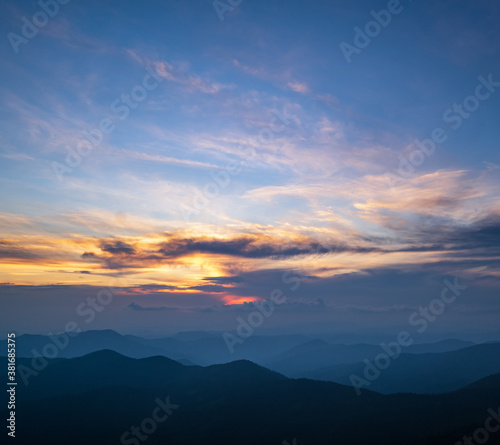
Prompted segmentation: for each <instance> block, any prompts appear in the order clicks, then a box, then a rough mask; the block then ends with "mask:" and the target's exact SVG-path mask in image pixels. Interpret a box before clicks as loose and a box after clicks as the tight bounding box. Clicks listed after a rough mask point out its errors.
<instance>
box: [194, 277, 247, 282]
mask: <svg viewBox="0 0 500 445" xmlns="http://www.w3.org/2000/svg"><path fill="white" fill-rule="evenodd" d="M203 281H210V282H212V283H219V284H236V283H241V282H242V281H243V278H241V277H205V278H203Z"/></svg>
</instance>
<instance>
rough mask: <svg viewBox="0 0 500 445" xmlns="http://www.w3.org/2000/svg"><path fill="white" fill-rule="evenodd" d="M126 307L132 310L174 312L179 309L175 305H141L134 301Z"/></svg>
mask: <svg viewBox="0 0 500 445" xmlns="http://www.w3.org/2000/svg"><path fill="white" fill-rule="evenodd" d="M127 307H128V308H130V309H132V310H133V311H171V312H176V311H178V310H179V308H177V307H170V306H141V305H140V304H137V303H135V302H132V303H130V304H129V305H128V306H127Z"/></svg>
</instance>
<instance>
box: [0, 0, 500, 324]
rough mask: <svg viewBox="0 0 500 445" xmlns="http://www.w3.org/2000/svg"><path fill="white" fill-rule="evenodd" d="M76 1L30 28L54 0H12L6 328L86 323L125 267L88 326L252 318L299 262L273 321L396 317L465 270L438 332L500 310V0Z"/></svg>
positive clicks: (4, 148) (4, 68)
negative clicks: (92, 299)
mask: <svg viewBox="0 0 500 445" xmlns="http://www.w3.org/2000/svg"><path fill="white" fill-rule="evenodd" d="M236 3H238V2H234V4H236ZM58 5H59V10H58V11H57V13H54V14H53V15H54V17H50V18H49V19H48V20H47V23H46V24H45V25H44V26H43V27H40V28H37V29H38V32H37V34H36V35H34V36H33V37H32V38H28V39H26V36H23V31H22V28H23V23H24V22H23V17H25V18H26V20H29V21H33V15H34V14H36V13H38V12H39V11H42V7H41V6H40V4H39V3H36V2H28V1H16V2H14V1H4V2H3V6H4V7H3V10H4V14H3V15H2V17H1V18H0V22H1V25H2V29H3V30H4V38H3V39H2V43H1V46H0V51H1V54H2V57H1V60H0V63H1V70H0V78H1V83H0V101H1V104H2V107H1V114H0V128H1V132H0V134H1V139H0V169H1V176H0V177H1V181H2V199H1V207H0V211H1V220H0V230H1V231H2V234H1V240H2V242H1V244H0V251H1V258H0V259H1V261H2V263H3V264H4V266H5V267H2V272H1V277H0V282H3V283H4V284H3V285H2V287H3V290H4V292H2V294H3V296H2V297H1V299H0V305H1V307H2V308H5V310H2V314H5V315H2V326H8V327H12V328H15V329H19V330H21V331H30V332H35V331H36V332H43V331H46V330H51V329H52V330H57V329H63V326H64V323H65V321H67V320H68V319H71V317H72V316H74V314H75V308H76V307H77V306H78V301H80V300H83V301H85V299H86V298H87V297H88V295H95V294H96V292H98V291H99V289H102V288H105V287H107V286H109V280H110V277H111V276H114V275H116V274H119V276H120V277H121V279H123V280H124V281H123V283H122V284H121V285H120V286H119V289H118V290H117V295H116V298H114V299H113V302H112V304H110V306H109V307H108V308H107V310H106V311H103V312H102V317H101V319H100V321H99V320H97V321H96V324H95V326H94V325H93V326H89V328H93V327H99V326H100V327H110V328H117V329H121V330H122V331H127V330H128V331H134V332H141V330H143V331H146V330H148V329H152V330H153V331H157V332H162V331H164V330H165V328H164V327H165V323H166V322H168V324H169V325H170V326H172V328H171V329H177V330H188V329H191V328H193V327H194V326H198V327H200V326H201V327H203V328H206V329H212V330H227V329H233V328H234V326H233V325H234V319H235V315H234V313H235V312H237V311H240V310H245V308H246V307H247V306H245V305H248V304H251V302H252V301H257V300H263V299H265V298H267V296H266V295H268V294H269V292H270V291H271V290H272V289H273V288H275V287H279V286H281V285H283V283H282V282H281V279H280V277H281V275H282V273H283V271H287V270H295V271H297V270H300V271H301V273H303V274H304V275H305V277H304V278H302V281H301V283H302V285H301V288H300V291H297V293H294V294H293V295H290V300H289V302H288V303H287V304H288V306H287V307H286V310H283V311H282V315H276V316H274V317H273V319H272V320H270V321H269V325H268V328H269V329H271V328H272V329H277V330H279V329H292V328H291V326H303V328H304V329H314V328H316V327H317V329H320V328H321V329H322V330H325V331H327V330H328V329H330V328H331V326H332V324H334V325H335V326H336V328H335V329H337V328H338V329H348V328H349V326H351V327H352V326H354V325H356V323H354V320H360V321H359V323H358V324H357V325H356V329H357V330H363V329H364V330H366V331H367V332H368V331H370V329H382V327H384V326H389V328H387V329H388V330H391V329H393V327H394V328H395V327H396V326H400V325H404V324H405V323H406V320H407V318H408V317H407V315H408V313H411V311H412V310H414V309H415V308H418V307H419V305H425V304H427V303H426V302H428V301H430V299H431V295H434V294H436V295H438V294H439V291H440V289H441V287H442V282H443V280H444V279H445V278H447V277H448V279H449V278H450V277H454V276H458V277H460V279H461V280H463V281H464V282H467V283H468V285H469V287H470V289H473V290H471V291H470V296H469V297H468V299H464V300H463V301H460V302H459V303H457V304H456V305H453V306H452V307H450V308H449V311H448V312H449V315H448V312H447V315H446V317H449V318H447V320H446V321H443V322H442V324H437V325H436V328H435V329H436V331H442V332H460V331H461V330H462V329H463V328H462V327H463V326H464V325H467V326H468V329H469V330H471V331H478V332H480V331H481V330H485V331H487V330H488V329H491V328H492V327H493V326H495V323H494V319H491V317H490V316H489V315H488V314H492V313H493V314H495V313H498V310H499V309H500V306H498V302H497V295H496V293H497V289H498V279H499V277H500V274H499V272H498V260H499V254H500V251H499V250H498V246H499V241H500V235H499V234H500V203H499V200H498V192H499V185H500V184H499V179H498V167H499V165H500V159H499V151H498V141H499V140H500V127H499V126H498V125H497V119H498V115H499V107H500V87H497V86H496V83H498V82H500V61H499V58H498V52H499V43H500V36H499V32H500V31H499V30H498V26H497V24H498V23H499V19H500V6H499V5H498V3H497V2H495V1H492V0H490V1H486V0H484V1H477V2H474V3H472V2H465V1H451V0H450V1H439V2H437V1H436V2H427V3H423V2H418V1H410V0H401V1H400V2H394V1H393V2H387V1H385V2H368V1H356V2H349V3H346V2H340V1H315V2H311V3H306V2H300V1H286V2H285V1H253V2H248V1H246V0H243V1H242V2H241V3H239V4H238V5H236V6H233V7H231V10H228V11H225V12H224V15H223V20H220V17H219V15H218V13H217V11H216V8H215V7H214V4H213V2H211V1H185V2H170V1H169V2H160V1H149V2H146V3H141V4H138V3H137V2H132V1H121V2H118V1H109V2H106V3H105V4H102V3H99V2H95V1H87V2H78V1H77V0H71V1H69V2H68V3H66V4H63V5H62V4H58ZM389 5H393V6H395V7H397V8H398V11H400V12H399V13H398V14H391V15H390V23H388V24H387V26H386V27H381V26H380V27H379V28H380V29H379V31H380V32H379V33H378V35H376V36H374V37H372V38H371V39H370V42H369V44H368V45H367V46H366V47H364V48H362V49H360V50H359V51H358V53H356V54H353V55H352V58H351V60H350V63H348V61H347V60H346V57H345V56H344V54H343V52H342V50H341V48H340V45H341V44H342V43H343V42H344V43H347V44H349V45H355V36H356V33H357V31H356V29H357V28H360V29H361V30H364V31H365V32H369V31H366V26H367V24H368V23H369V22H370V21H373V20H374V18H373V16H372V14H371V11H375V12H379V11H380V10H386V9H387V8H389ZM228 9H229V8H228ZM39 17H42V16H39ZM10 33H15V34H17V35H18V36H20V37H22V38H25V43H19V44H18V45H12V44H11V42H12V41H13V39H16V38H17V37H13V34H10ZM14 47H15V48H14ZM145 86H148V88H149V89H146V88H145ZM497 89H498V90H499V91H497ZM124 95H128V96H124ZM476 95H479V96H480V99H477V98H476V99H475V98H474V97H475V96H476ZM471 96H472V97H471ZM127 97H128V98H127ZM134 97H135V98H136V99H134ZM464 101H465V104H464ZM127 103H128V105H126V104H127ZM113 104H114V105H113ZM455 106H462V107H464V106H465V107H466V108H462V111H457V110H459V109H457V108H454V107H455ZM118 107H121V108H120V110H121V111H118V109H119V108H118ZM467 109H471V110H473V111H470V112H468V111H467ZM448 110H451V111H449V112H448V114H446V113H447V111H448ZM460 113H462V115H461V117H460V118H457V117H456V116H460ZM125 115H126V117H125ZM445 115H446V116H448V118H447V119H446V118H445V117H444V116H445ZM121 118H123V119H121ZM103 121H104V122H105V124H103V123H102V122H103ZM458 123H460V125H459V128H457V129H453V125H456V124H458ZM100 125H104V127H106V128H108V129H112V131H110V132H109V133H108V134H103V135H102V141H100V142H99V143H98V144H94V146H92V149H91V150H90V151H89V150H88V148H89V147H90V144H89V143H88V142H85V140H86V136H85V132H86V131H87V132H88V131H90V132H94V135H95V134H96V132H95V131H96V129H99V126H100ZM456 126H458V125H456ZM436 128H440V129H441V135H442V134H445V135H446V141H445V142H443V143H437V144H436V148H435V151H434V152H433V153H430V154H428V155H425V154H422V152H420V154H418V153H417V151H418V146H417V145H415V144H416V143H415V141H416V140H420V141H422V140H425V139H428V138H430V137H432V135H433V131H435V129H436ZM77 149H80V150H81V153H80V154H76V156H77V157H76V159H75V150H77ZM85 150H86V151H85ZM68 152H71V153H73V155H72V156H73V157H69V158H68ZM419 156H420V158H419ZM68 159H69V160H70V161H69V162H70V163H69V164H68ZM412 159H413V160H416V159H417V160H418V159H421V160H422V162H418V164H419V165H413V166H412V165H411V164H407V163H408V162H410V161H411V160H412ZM404 165H406V167H404ZM408 165H410V167H409V169H410V170H411V172H409V173H408V171H409V170H408ZM82 272H83V273H82ZM217 277H218V278H219V281H217V280H215V281H214V280H213V279H214V278H217ZM227 277H238V280H237V281H235V282H231V279H230V278H229V281H227V280H228V278H227ZM221 279H226V281H223V282H221V281H220V280H221ZM401 280H402V282H403V283H405V285H404V286H403V289H402V288H401V285H400V284H399V283H400V282H401ZM206 283H210V285H213V284H214V283H216V286H219V287H204V286H206ZM359 283H361V284H359ZM148 286H149V287H148ZM151 286H156V287H151ZM407 288H411V289H414V291H408V290H407ZM46 289H50V290H51V292H52V291H53V294H52V296H51V297H50V300H48V301H47V300H46ZM159 289H161V292H160V291H159ZM353 289H356V291H355V292H354V291H353ZM299 294H300V295H299ZM318 298H321V302H322V304H320V305H318V303H317V301H318V300H317V299H318ZM68 299H69V300H71V301H70V302H69V303H68ZM295 300H296V301H295ZM42 302H44V303H42ZM294 302H295V305H294V304H292V303H294ZM131 304H132V306H130V305H131ZM138 307H140V308H150V309H151V310H143V311H141V310H137V308H138ZM304 307H306V308H307V310H306V311H304V309H303V308H304ZM134 308H135V309H134ZM162 308H163V309H162ZM165 308H167V309H165ZM339 308H342V309H339ZM155 309H159V310H155ZM41 310H43V311H46V315H47V316H46V317H42V318H40V317H39V315H40V311H41ZM308 311H309V312H308ZM339 311H340V312H339ZM408 311H409V312H408ZM359 313H363V314H364V315H363V316H361V318H360V315H359ZM284 314H286V315H284ZM3 317H7V318H5V320H3ZM443 317H444V316H443ZM7 319H9V322H8V323H7ZM334 321H335V323H334ZM6 323H7V324H6ZM101 325H102V326H101ZM392 326H393V327H392Z"/></svg>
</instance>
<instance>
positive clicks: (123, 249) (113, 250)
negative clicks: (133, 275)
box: [101, 241, 135, 255]
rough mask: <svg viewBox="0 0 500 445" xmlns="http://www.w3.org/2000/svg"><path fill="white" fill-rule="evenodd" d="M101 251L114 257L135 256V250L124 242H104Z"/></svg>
mask: <svg viewBox="0 0 500 445" xmlns="http://www.w3.org/2000/svg"><path fill="white" fill-rule="evenodd" d="M101 250H102V251H103V252H107V253H110V254H112V255H133V254H134V253H135V250H134V248H133V247H132V246H131V245H129V244H127V243H124V242H123V241H113V242H103V243H102V244H101Z"/></svg>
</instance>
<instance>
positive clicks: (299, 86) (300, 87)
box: [287, 82, 311, 94]
mask: <svg viewBox="0 0 500 445" xmlns="http://www.w3.org/2000/svg"><path fill="white" fill-rule="evenodd" d="M287 86H288V88H290V89H291V90H292V91H295V92H296V93H301V94H307V93H309V92H310V91H311V90H310V89H309V86H308V85H307V83H305V82H288V83H287Z"/></svg>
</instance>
